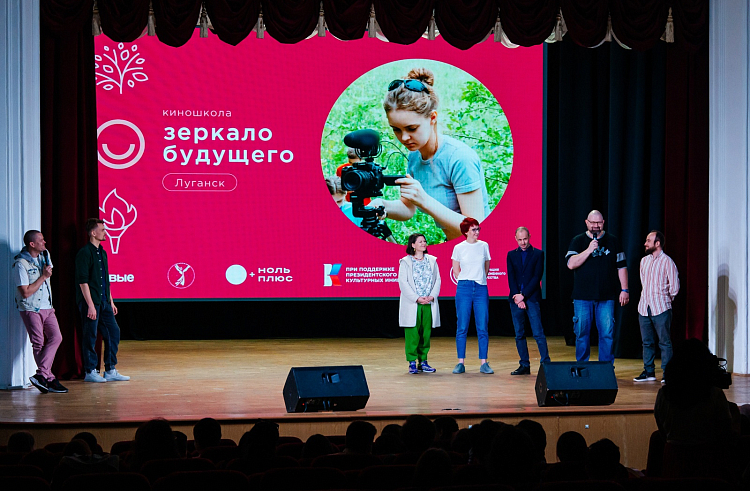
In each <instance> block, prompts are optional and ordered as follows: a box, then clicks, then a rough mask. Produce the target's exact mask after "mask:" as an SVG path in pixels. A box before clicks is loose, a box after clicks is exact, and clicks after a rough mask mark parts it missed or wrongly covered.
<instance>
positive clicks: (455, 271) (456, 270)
mask: <svg viewBox="0 0 750 491" xmlns="http://www.w3.org/2000/svg"><path fill="white" fill-rule="evenodd" d="M459 274H461V263H460V262H458V261H457V260H455V259H453V276H454V277H455V278H456V281H458V275H459Z"/></svg>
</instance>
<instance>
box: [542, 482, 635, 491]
mask: <svg viewBox="0 0 750 491" xmlns="http://www.w3.org/2000/svg"><path fill="white" fill-rule="evenodd" d="M535 491H626V490H625V488H624V487H623V486H622V485H621V484H618V483H616V482H614V481H560V482H545V483H542V484H540V485H539V486H537V487H536V490H535Z"/></svg>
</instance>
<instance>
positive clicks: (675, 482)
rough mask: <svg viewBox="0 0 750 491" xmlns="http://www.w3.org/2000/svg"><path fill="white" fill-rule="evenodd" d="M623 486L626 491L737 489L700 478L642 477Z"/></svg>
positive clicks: (709, 479) (715, 480)
mask: <svg viewBox="0 0 750 491" xmlns="http://www.w3.org/2000/svg"><path fill="white" fill-rule="evenodd" d="M622 484H623V486H624V487H625V489H627V491H733V490H734V489H737V488H736V487H735V486H733V485H731V484H729V483H728V482H726V481H723V480H721V479H711V478H702V477H688V478H678V479H665V478H659V477H644V478H641V479H628V480H627V481H624V482H623V483H622Z"/></svg>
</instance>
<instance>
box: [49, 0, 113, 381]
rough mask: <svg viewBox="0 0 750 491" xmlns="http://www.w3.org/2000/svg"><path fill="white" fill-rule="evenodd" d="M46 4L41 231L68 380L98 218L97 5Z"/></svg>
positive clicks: (59, 362) (59, 363)
mask: <svg viewBox="0 0 750 491" xmlns="http://www.w3.org/2000/svg"><path fill="white" fill-rule="evenodd" d="M41 6H42V11H41V13H42V18H41V20H42V22H41V39H40V48H41V53H40V65H41V66H40V79H41V101H40V102H41V114H40V130H41V142H42V148H41V163H40V165H41V191H42V230H43V231H44V234H45V235H46V236H47V237H48V238H49V246H50V249H51V250H52V253H53V254H54V258H53V260H54V262H55V274H54V277H53V281H52V289H53V296H54V299H55V313H56V315H57V319H58V321H59V323H60V330H61V332H62V335H63V342H62V343H63V344H62V345H61V346H60V349H59V350H58V352H57V356H56V357H55V363H54V366H53V372H54V373H55V374H56V375H57V376H58V377H65V378H69V377H76V376H80V374H81V373H80V372H81V347H80V342H79V340H80V337H79V336H80V335H79V332H80V331H79V330H77V329H76V325H77V324H78V311H77V309H76V305H75V289H74V285H73V281H72V279H73V278H74V276H75V274H74V273H75V271H74V269H75V266H74V262H75V255H76V252H77V251H78V248H79V247H82V246H83V245H84V244H85V242H86V234H85V231H84V230H83V224H84V222H85V220H86V218H89V217H92V216H98V213H99V210H98V206H99V205H98V203H99V196H98V175H97V171H98V168H97V155H96V152H97V146H96V91H95V85H94V38H93V36H92V35H91V16H92V8H93V1H92V0H83V1H81V0H76V1H62V0H60V1H54V0H49V1H45V2H41ZM55 278H57V281H55Z"/></svg>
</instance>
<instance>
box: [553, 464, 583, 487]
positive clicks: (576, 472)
mask: <svg viewBox="0 0 750 491" xmlns="http://www.w3.org/2000/svg"><path fill="white" fill-rule="evenodd" d="M587 478H588V476H587V474H586V464H585V463H583V462H555V463H554V464H550V465H548V466H547V469H546V470H545V471H544V474H542V482H561V481H582V480H586V479H587Z"/></svg>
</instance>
